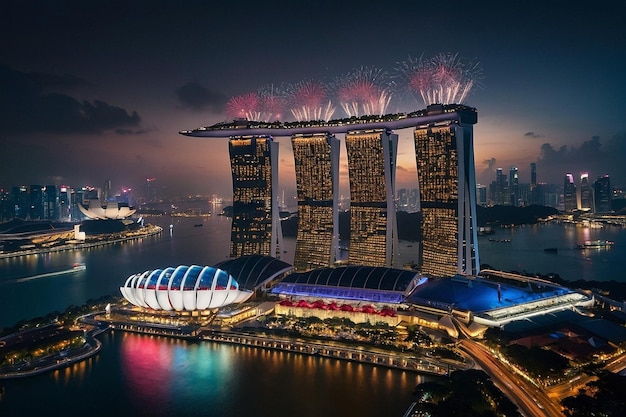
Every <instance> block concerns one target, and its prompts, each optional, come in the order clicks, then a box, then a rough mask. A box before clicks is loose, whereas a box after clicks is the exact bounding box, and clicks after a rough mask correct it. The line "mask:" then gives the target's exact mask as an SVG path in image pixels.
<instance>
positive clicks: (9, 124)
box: [0, 65, 141, 133]
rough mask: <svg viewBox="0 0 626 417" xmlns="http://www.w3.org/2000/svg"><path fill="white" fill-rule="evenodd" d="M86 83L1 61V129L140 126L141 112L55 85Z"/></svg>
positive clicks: (83, 130) (42, 130)
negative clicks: (76, 94)
mask: <svg viewBox="0 0 626 417" xmlns="http://www.w3.org/2000/svg"><path fill="white" fill-rule="evenodd" d="M81 85H86V82H84V81H83V80H81V79H80V78H77V77H73V76H69V75H65V76H61V77H58V76H55V75H49V74H28V73H23V72H19V71H15V70H13V69H11V68H9V67H6V66H2V65H0V91H2V92H3V94H0V108H2V109H3V111H2V115H0V132H5V133H6V132H13V133H27V132H40V133H79V132H80V133H100V132H103V131H105V130H108V129H115V128H120V127H127V126H137V125H139V122H140V121H141V118H140V117H139V115H138V114H137V112H133V113H130V114H129V113H128V112H127V111H126V110H125V109H123V108H121V107H117V106H112V105H110V104H108V103H105V102H104V101H100V100H95V101H94V102H93V103H90V102H88V101H83V102H80V101H78V100H76V99H75V98H73V97H71V96H69V95H67V94H65V93H59V92H49V93H47V92H44V90H49V89H53V90H54V89H55V87H58V88H61V87H64V88H66V87H71V86H81Z"/></svg>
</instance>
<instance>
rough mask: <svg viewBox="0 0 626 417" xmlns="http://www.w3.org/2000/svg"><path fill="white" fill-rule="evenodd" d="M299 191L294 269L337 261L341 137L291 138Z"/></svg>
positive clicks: (303, 269) (319, 265)
mask: <svg viewBox="0 0 626 417" xmlns="http://www.w3.org/2000/svg"><path fill="white" fill-rule="evenodd" d="M291 144H292V147H293V156H294V161H295V170H296V186H297V194H298V235H297V239H296V253H295V256H294V269H295V270H296V271H297V272H306V271H309V270H311V269H316V268H327V267H329V266H332V265H333V264H334V263H335V260H336V258H337V247H338V239H339V236H338V218H339V212H338V202H339V199H338V195H339V139H337V138H336V137H335V136H332V135H330V134H324V133H320V134H313V135H294V136H292V137H291Z"/></svg>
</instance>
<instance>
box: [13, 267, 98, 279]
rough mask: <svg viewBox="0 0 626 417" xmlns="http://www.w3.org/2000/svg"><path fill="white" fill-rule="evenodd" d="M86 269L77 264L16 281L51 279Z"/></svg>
mask: <svg viewBox="0 0 626 417" xmlns="http://www.w3.org/2000/svg"><path fill="white" fill-rule="evenodd" d="M86 269H87V267H86V266H85V264H83V263H75V264H73V265H72V266H71V267H70V268H68V267H63V268H62V269H58V270H53V271H49V272H46V273H44V274H37V275H31V276H28V277H22V278H18V279H16V280H15V282H27V281H32V280H34V279H40V278H49V277H54V276H57V275H65V274H73V273H75V272H79V271H84V270H86Z"/></svg>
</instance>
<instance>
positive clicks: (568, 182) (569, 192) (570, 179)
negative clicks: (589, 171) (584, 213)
mask: <svg viewBox="0 0 626 417" xmlns="http://www.w3.org/2000/svg"><path fill="white" fill-rule="evenodd" d="M576 208H578V203H577V201H576V184H575V183H574V176H573V175H572V174H569V173H568V174H565V178H564V179H563V210H564V211H565V212H568V213H571V212H572V211H574V210H576Z"/></svg>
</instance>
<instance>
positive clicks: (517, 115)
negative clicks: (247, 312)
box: [0, 0, 626, 197]
mask: <svg viewBox="0 0 626 417" xmlns="http://www.w3.org/2000/svg"><path fill="white" fill-rule="evenodd" d="M212 3H218V4H217V5H214V4H212ZM403 3H405V2H385V1H379V2H369V1H366V0H363V1H359V2H356V1H339V0H335V1H325V0H322V1H318V2H293V1H292V2H282V1H277V2H266V1H265V2H264V1H255V2H250V1H234V2H209V1H179V2H174V1H161V0H151V1H129V0H126V1H117V0H107V1H100V2H91V1H13V0H8V1H5V2H3V7H2V10H1V11H0V33H1V35H2V42H0V110H1V112H0V158H1V162H0V188H2V187H5V188H6V187H10V186H12V185H18V184H26V185H29V184H40V185H47V184H57V185H60V184H67V185H71V186H73V187H80V186H83V185H92V186H96V187H100V186H102V185H103V184H104V182H105V181H106V180H111V181H112V184H113V188H114V189H119V188H121V187H130V188H133V189H135V190H138V192H139V190H141V188H142V187H143V186H144V184H145V179H146V178H149V177H151V178H156V179H157V181H158V184H159V186H160V187H163V192H164V195H167V196H170V197H172V196H177V195H185V194H204V195H209V194H220V195H222V196H226V197H228V196H230V194H231V191H232V190H231V178H230V171H229V162H228V144H227V139H202V138H190V137H185V136H182V135H180V134H178V132H179V131H180V130H186V129H194V128H197V127H200V126H206V125H210V124H214V123H217V122H221V121H226V120H228V119H229V117H228V116H227V115H226V114H225V112H224V106H225V103H226V102H227V100H228V99H229V98H231V97H233V96H237V95H241V94H245V93H248V92H252V91H256V90H257V89H258V88H259V87H261V86H264V85H267V84H271V83H272V84H279V83H296V82H299V81H301V80H305V79H317V80H322V81H327V80H330V79H332V78H333V77H337V76H338V75H340V74H343V73H346V72H349V71H351V70H353V69H354V68H358V67H363V66H374V67H378V68H382V69H385V70H386V71H388V72H390V73H393V72H394V69H395V68H397V67H398V65H399V63H401V62H404V61H406V60H407V59H409V57H414V58H417V57H420V56H425V57H428V56H434V55H436V54H439V53H452V54H458V55H459V56H460V57H463V58H464V59H466V60H467V61H471V62H476V63H479V66H480V68H481V74H480V79H479V82H478V83H477V84H478V85H477V86H475V87H474V88H473V90H472V91H471V93H470V95H469V96H468V97H467V99H466V100H465V103H464V104H467V105H469V106H472V107H475V108H477V110H478V114H479V121H478V124H477V125H476V126H475V128H474V141H475V142H474V148H475V161H476V171H477V178H478V182H479V183H483V184H488V183H490V182H491V181H492V180H493V179H494V178H495V169H496V168H498V167H500V168H502V169H503V170H504V172H505V173H508V171H509V168H510V167H511V166H516V167H518V169H519V172H520V182H522V183H529V182H530V168H529V164H530V163H531V162H536V163H537V170H538V180H539V181H540V182H547V183H559V184H561V183H562V181H563V177H564V174H565V173H567V172H571V173H573V174H574V176H575V177H578V176H579V174H580V172H589V174H590V179H592V180H594V179H595V178H597V177H598V176H601V175H604V174H609V175H610V176H611V179H612V184H613V185H614V186H626V170H625V169H624V167H623V165H624V163H625V162H626V124H625V121H624V120H625V116H626V30H625V27H624V22H625V21H626V20H625V18H626V3H625V2H624V1H622V0H615V1H606V0H599V1H594V2H572V1H550V0H543V1H534V0H530V1H525V2H492V1H485V2H482V1H476V2H469V1H463V2H460V1H445V2H424V1H419V2H418V1H414V2H412V4H410V5H405V4H404V5H402V6H399V5H398V6H396V5H395V4H403ZM509 3H511V4H509ZM399 98H400V97H399V96H398V99H399ZM392 103H393V104H392V105H390V110H391V112H396V111H402V112H410V111H413V110H417V109H422V108H424V107H425V105H424V104H423V102H420V101H417V100H416V99H415V98H413V96H411V95H407V96H404V97H403V99H402V100H398V101H397V102H392ZM398 133H399V134H400V146H399V155H398V172H397V188H414V187H415V186H416V183H417V177H416V172H415V160H414V156H413V155H414V154H413V152H414V151H413V144H412V142H411V132H410V130H403V131H400V132H398ZM277 139H278V141H279V142H280V143H281V147H280V159H281V184H280V188H281V190H285V192H286V193H287V194H288V195H290V194H291V193H293V191H294V190H295V179H294V174H293V161H292V160H291V150H290V141H289V138H277ZM342 151H345V148H342ZM342 158H343V162H344V164H345V153H344V155H343V156H342ZM341 181H342V188H343V189H345V187H347V175H346V174H345V170H344V173H343V176H342V179H341Z"/></svg>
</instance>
